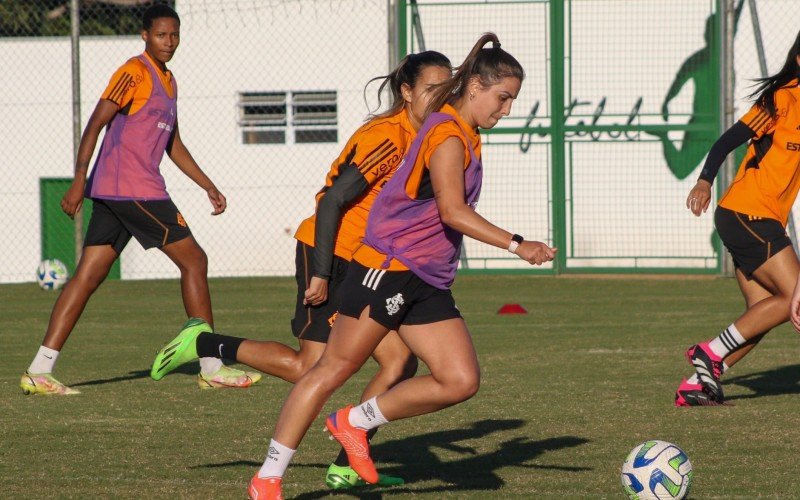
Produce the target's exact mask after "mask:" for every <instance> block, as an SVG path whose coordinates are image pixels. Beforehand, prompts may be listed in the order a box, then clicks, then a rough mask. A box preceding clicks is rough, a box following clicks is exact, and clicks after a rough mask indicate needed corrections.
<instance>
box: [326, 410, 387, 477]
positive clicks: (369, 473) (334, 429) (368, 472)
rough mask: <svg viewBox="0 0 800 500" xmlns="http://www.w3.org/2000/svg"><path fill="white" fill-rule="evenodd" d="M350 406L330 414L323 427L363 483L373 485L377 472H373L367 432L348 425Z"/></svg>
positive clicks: (373, 467) (373, 464) (373, 465)
mask: <svg viewBox="0 0 800 500" xmlns="http://www.w3.org/2000/svg"><path fill="white" fill-rule="evenodd" d="M352 408H353V407H352V406H351V405H348V406H345V407H344V408H342V409H341V410H339V411H336V412H334V413H331V414H330V415H328V418H327V419H326V420H325V427H326V428H327V429H328V432H330V433H331V436H332V437H333V438H336V440H337V441H339V444H341V445H342V448H344V451H345V453H347V460H349V461H350V467H352V469H353V470H354V471H356V473H357V474H358V475H359V476H361V479H363V480H364V481H366V482H368V483H371V484H375V483H377V482H378V479H379V478H378V471H377V470H375V463H374V462H373V461H372V457H370V456H369V441H368V440H367V431H365V430H364V429H360V428H358V427H353V426H352V425H350V420H348V418H347V416H348V415H349V414H350V410H351V409H352Z"/></svg>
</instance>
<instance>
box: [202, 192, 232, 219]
mask: <svg viewBox="0 0 800 500" xmlns="http://www.w3.org/2000/svg"><path fill="white" fill-rule="evenodd" d="M206 193H208V199H209V200H210V201H211V206H212V207H214V211H213V212H211V215H219V214H221V213H222V212H224V211H225V209H226V208H228V200H226V199H225V195H223V194H222V193H220V192H219V190H218V189H217V188H216V187H214V186H211V187H210V188H208V189H207V190H206Z"/></svg>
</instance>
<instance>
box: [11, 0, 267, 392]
mask: <svg viewBox="0 0 800 500" xmlns="http://www.w3.org/2000/svg"><path fill="white" fill-rule="evenodd" d="M142 39H143V40H144V43H145V50H144V53H142V54H140V55H138V56H136V57H133V58H131V59H129V60H128V61H127V62H126V63H125V64H124V65H123V66H122V67H120V68H119V69H118V70H117V71H116V73H114V76H113V77H112V78H111V82H110V83H109V85H108V87H107V88H106V90H105V92H103V94H102V98H101V99H100V101H99V102H98V103H97V106H96V107H95V109H94V112H93V113H92V116H91V118H89V122H88V123H87V125H86V129H85V130H84V132H83V136H82V137H81V142H80V146H79V148H78V155H77V160H76V163H75V178H74V180H73V181H72V185H71V186H70V188H69V190H68V191H67V193H66V194H65V195H64V198H63V199H62V200H61V208H62V209H63V210H64V212H65V213H66V214H67V215H69V216H70V217H74V216H75V213H76V212H77V211H78V210H79V209H80V207H81V205H82V203H83V198H84V196H86V197H88V198H91V199H92V201H93V210H92V217H91V220H90V221H89V227H88V228H87V231H86V236H85V238H84V249H83V253H82V255H81V258H80V260H79V262H78V266H77V269H76V271H75V276H74V277H73V278H72V280H70V281H69V283H68V284H67V285H66V288H65V289H64V290H63V291H62V292H61V295H59V297H58V299H57V300H56V303H55V306H54V307H53V311H52V313H51V315H50V323H49V325H48V327H47V333H46V334H45V337H44V341H43V342H42V345H41V347H40V348H39V351H38V352H37V353H36V356H35V357H34V359H33V362H32V363H31V365H30V367H29V368H28V371H27V372H25V374H24V375H23V376H22V378H21V381H20V386H21V387H22V390H23V392H24V393H25V394H62V395H67V394H78V392H79V391H77V390H75V389H72V388H70V387H67V386H66V385H64V384H62V383H61V382H59V381H58V380H56V379H55V378H54V377H53V376H52V372H53V368H54V366H55V363H56V360H57V359H58V355H59V352H60V351H61V349H62V348H63V346H64V343H65V342H66V341H67V338H68V337H69V335H70V333H71V332H72V330H73V328H74V327H75V324H76V323H77V322H78V319H79V318H80V315H81V313H82V312H83V309H84V307H85V306H86V303H87V302H88V301H89V298H90V297H91V295H92V293H94V291H95V290H96V289H97V287H98V286H100V284H101V283H102V282H103V280H104V279H105V277H106V275H108V271H109V270H110V268H111V265H112V264H113V263H114V261H115V260H116V259H117V258H118V257H119V255H120V253H121V252H122V249H123V248H125V245H127V244H128V241H130V239H131V236H133V237H135V238H136V239H137V240H138V241H139V243H140V244H141V245H142V246H143V247H144V248H153V247H157V248H159V249H160V250H161V251H162V252H164V253H165V254H166V255H167V257H169V258H170V259H171V260H172V261H173V262H174V263H175V265H177V266H178V268H179V269H180V272H181V291H182V296H183V304H184V308H185V309H186V314H187V315H188V316H189V317H193V318H202V319H203V321H204V322H206V323H208V324H209V325H211V324H213V317H212V314H211V296H210V294H209V291H208V281H207V277H206V273H207V267H208V260H207V257H206V254H205V252H204V251H203V249H202V248H201V247H200V246H199V245H198V243H197V241H195V239H194V237H193V236H192V232H191V231H190V230H189V226H188V225H187V223H186V220H185V219H184V218H183V216H182V215H181V213H180V212H179V211H178V209H177V207H176V206H175V204H174V203H173V202H172V200H171V199H170V196H169V194H168V193H167V190H166V186H165V184H164V178H163V177H162V175H161V172H160V171H159V165H160V163H161V159H162V157H163V156H164V152H165V151H166V153H167V154H168V155H169V157H170V158H171V159H172V161H173V162H174V163H175V164H176V165H177V166H178V168H179V169H181V171H182V172H183V173H184V174H186V176H187V177H189V178H190V179H192V180H193V181H194V182H195V183H196V184H197V185H198V186H200V187H201V188H202V189H203V190H204V191H205V192H206V193H207V195H208V199H209V201H210V202H211V205H212V207H213V212H212V215H219V214H221V213H222V212H224V211H225V208H226V200H225V196H223V195H222V193H220V192H219V190H218V189H217V187H216V186H215V185H214V183H213V182H211V180H210V179H209V178H208V176H206V174H205V173H203V171H202V170H201V169H200V167H199V166H198V165H197V163H196V162H195V160H194V158H192V155H191V154H190V153H189V150H188V149H187V148H186V146H185V145H184V144H183V141H182V140H181V135H180V131H179V127H178V115H177V97H178V87H177V84H176V83H175V78H174V76H173V75H172V73H171V72H170V71H169V70H168V69H167V66H166V63H167V62H169V61H170V60H171V59H172V56H173V55H174V54H175V50H176V49H177V48H178V44H179V42H180V19H179V18H178V14H177V13H176V12H175V11H174V10H172V8H170V7H168V6H166V5H154V6H152V7H150V8H148V9H147V10H146V11H145V12H144V15H143V18H142ZM106 125H108V128H107V130H106V134H105V136H104V137H103V142H102V145H101V146H100V152H99V154H98V157H97V161H96V162H95V166H94V169H93V170H92V174H91V176H90V177H89V180H88V182H87V180H86V172H87V170H88V167H89V161H90V159H91V157H92V153H93V151H94V148H95V145H96V144H97V138H98V136H99V134H100V131H101V129H102V128H103V127H105V126H106ZM260 377H261V375H259V374H255V373H253V374H248V373H245V372H243V371H240V370H234V369H232V368H228V367H226V366H224V365H223V364H222V362H221V361H220V360H219V359H216V358H213V357H205V358H202V359H201V360H200V374H199V376H198V383H199V384H200V386H201V387H203V388H207V387H248V386H250V385H251V384H252V383H254V382H256V381H257V380H258V379H259V378H260Z"/></svg>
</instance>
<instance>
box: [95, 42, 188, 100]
mask: <svg viewBox="0 0 800 500" xmlns="http://www.w3.org/2000/svg"><path fill="white" fill-rule="evenodd" d="M142 55H144V57H146V58H147V59H148V60H149V61H150V64H152V65H153V67H154V68H156V73H158V78H159V79H160V80H161V83H162V84H163V87H164V89H165V90H166V91H167V94H168V95H169V97H175V96H174V95H172V83H171V82H172V72H171V71H169V70H167V71H166V72H163V71H161V68H160V67H159V64H158V62H156V61H154V60H153V58H152V57H150V54H148V53H147V52H144V54H142ZM152 91H153V79H152V78H151V77H150V71H148V70H147V67H146V66H145V64H144V63H143V62H142V61H141V60H140V59H139V58H138V57H132V58H130V59H128V60H127V61H126V62H125V64H123V65H122V66H120V68H119V69H118V70H117V71H116V72H114V75H113V76H112V77H111V81H110V82H109V83H108V87H106V90H105V91H104V92H103V95H102V98H103V99H107V100H109V101H111V102H113V103H115V104H116V105H117V106H119V108H120V111H119V112H120V113H122V114H124V115H132V114H134V113H136V112H137V111H139V110H140V109H142V106H144V105H145V103H146V102H147V99H149V98H150V93H151V92H152Z"/></svg>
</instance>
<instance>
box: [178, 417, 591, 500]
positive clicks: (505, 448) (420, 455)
mask: <svg viewBox="0 0 800 500" xmlns="http://www.w3.org/2000/svg"><path fill="white" fill-rule="evenodd" d="M524 423H525V422H524V421H523V420H482V421H480V422H475V423H473V424H472V426H471V427H469V428H465V429H453V430H446V431H436V432H428V433H425V434H419V435H416V436H409V437H404V438H399V439H394V440H391V441H386V442H383V443H379V444H376V445H375V446H373V447H372V455H373V457H375V459H376V461H377V462H378V469H379V470H380V471H381V472H382V473H384V474H388V475H391V476H400V477H403V478H404V479H405V480H406V484H408V485H410V484H413V483H419V482H425V481H436V482H440V483H444V484H443V485H441V486H431V487H426V488H408V487H402V486H401V487H393V488H378V487H375V486H368V487H363V488H358V489H357V490H353V491H345V492H341V493H339V494H343V495H347V496H355V497H358V498H367V499H369V498H373V499H378V498H382V497H383V496H384V495H393V494H409V493H410V494H420V493H435V492H442V493H444V492H447V493H452V492H454V491H471V490H477V491H486V490H490V491H491V490H499V489H500V488H502V487H503V485H504V484H505V482H504V481H503V480H502V479H501V478H500V477H499V476H498V475H497V471H498V470H499V469H502V468H505V467H520V468H525V469H551V470H559V471H563V472H569V473H574V472H584V471H589V470H592V469H591V468H588V467H577V466H572V465H561V464H531V463H529V462H530V461H531V460H534V459H537V458H538V457H540V456H541V455H543V454H544V453H546V452H548V451H555V450H560V449H564V448H572V447H575V446H580V445H583V444H586V443H588V442H589V440H588V439H585V438H580V437H576V436H561V437H554V438H548V439H542V440H539V441H535V440H532V439H528V438H524V437H515V438H512V439H508V440H505V441H501V440H499V439H496V438H492V437H491V435H492V434H495V433H499V432H503V431H507V430H511V429H517V428H520V427H522V426H523V425H524ZM475 439H490V440H491V442H493V443H496V445H495V446H494V450H493V451H491V452H488V453H479V452H478V450H477V449H476V448H475V447H474V446H471V445H470V444H468V443H463V444H462V442H463V441H468V440H475ZM484 447H485V446H484ZM436 449H440V450H444V451H448V452H450V453H454V454H457V455H459V456H461V457H463V458H458V459H455V460H448V461H442V460H441V459H440V458H439V457H438V456H437V455H436V453H435V452H434V451H435V450H436ZM331 458H333V457H331ZM241 465H252V466H253V467H259V466H261V463H260V462H252V461H245V460H239V461H235V462H227V463H220V464H205V465H197V466H193V467H191V468H192V469H196V468H216V467H235V466H241ZM327 466H328V464H316V463H315V464H297V465H294V466H293V467H312V468H319V469H321V470H320V472H321V473H322V471H323V470H324V469H327ZM331 493H332V492H331V490H329V489H321V490H317V491H311V492H307V493H304V494H302V495H299V496H298V497H297V498H304V499H311V498H323V497H326V496H328V495H331Z"/></svg>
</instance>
